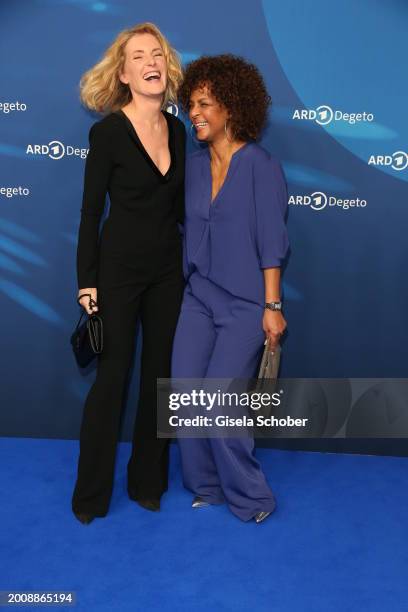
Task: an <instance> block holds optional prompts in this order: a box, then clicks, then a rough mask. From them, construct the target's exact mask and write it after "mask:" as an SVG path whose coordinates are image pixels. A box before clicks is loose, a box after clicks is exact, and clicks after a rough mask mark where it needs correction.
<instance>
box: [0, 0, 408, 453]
mask: <svg viewBox="0 0 408 612" xmlns="http://www.w3.org/2000/svg"><path fill="white" fill-rule="evenodd" d="M142 21H153V22H154V23H156V24H157V25H158V26H159V27H160V28H161V29H162V31H163V32H164V33H165V35H166V36H167V37H168V38H169V39H170V41H171V43H172V44H173V45H174V46H175V47H176V49H177V50H178V51H179V52H180V54H181V56H182V60H183V62H184V63H185V62H188V61H189V60H191V59H194V58H196V57H199V56H200V55H202V54H204V53H206V54H218V53H224V52H231V53H234V54H238V55H242V56H244V57H246V58H247V59H249V60H250V61H253V62H254V63H256V64H257V66H258V67H259V68H260V70H261V72H262V73H263V75H264V77H265V80H266V83H267V86H268V89H269V92H270V94H271V96H272V100H273V109H272V111H271V114H270V121H269V125H268V128H267V130H266V131H265V134H264V137H263V140H262V144H263V145H264V146H265V147H266V148H267V149H269V150H270V151H271V152H273V153H274V154H276V155H277V156H278V157H279V158H280V159H281V161H282V163H283V167H284V170H285V173H286V177H287V181H288V188H289V195H290V200H289V216H288V229H289V236H290V241H291V254H290V258H289V260H288V264H287V266H286V269H285V271H284V302H285V316H286V319H287V321H288V337H287V340H286V342H285V344H284V350H283V362H282V375H283V376H287V377H292V376H305V377H309V376H319V377H404V376H406V364H407V361H408V348H407V347H408V332H407V312H408V289H407V283H406V281H404V278H405V274H406V271H405V269H406V264H407V240H406V236H405V234H406V228H407V225H408V202H407V193H408V186H407V180H408V168H407V166H408V154H407V144H406V143H407V136H408V134H407V131H408V123H407V122H406V120H405V117H403V114H405V113H406V103H405V100H406V94H407V80H406V78H405V73H406V48H405V45H406V31H407V27H408V5H407V4H405V3H403V2H401V1H399V0H389V1H388V2H386V3H385V2H379V1H375V0H360V1H359V2H354V1H353V0H340V1H339V2H336V3H334V4H332V5H328V4H327V2H323V0H315V1H314V2H304V1H303V0H292V1H287V2H285V3H282V2H278V1H277V0H264V2H260V1H255V0H254V1H252V2H237V1H236V0H235V1H231V2H230V1H229V0H224V1H223V2H219V1H215V0H207V2H206V3H205V7H204V8H203V6H202V5H194V3H191V2H187V0H173V1H172V2H166V3H164V2H159V3H154V4H151V3H150V2H144V1H141V2H138V3H137V4H136V3H135V2H133V1H130V0H115V1H113V0H112V1H109V2H96V1H92V0H48V1H47V0H27V1H23V0H20V1H19V2H13V1H12V0H9V1H7V0H3V2H2V3H1V5H0V23H1V38H0V57H1V58H2V61H1V68H0V83H1V93H0V129H1V133H0V155H1V158H0V160H1V165H0V207H1V208H0V300H1V322H2V323H1V345H2V351H1V354H2V385H1V395H2V417H1V429H0V434H2V435H17V436H18V435H21V436H41V437H61V438H75V437H77V435H78V431H79V424H80V419H81V412H82V406H83V401H84V398H85V396H86V394H87V392H88V389H89V387H90V385H91V383H92V381H93V379H94V376H95V370H94V368H93V367H91V368H89V369H88V370H87V371H86V372H80V371H79V370H78V368H77V366H76V364H75V361H74V359H73V356H72V354H71V350H70V346H69V336H70V334H71V332H72V329H73V327H74V325H75V324H76V321H77V318H78V315H79V310H78V307H77V305H76V302H75V298H76V295H77V288H76V278H75V253H76V239H77V230H78V223H79V215H80V206H81V196H82V178H83V170H84V162H85V158H86V151H87V147H88V140H87V136H88V131H89V127H90V125H91V124H92V123H93V122H94V121H95V120H96V119H97V118H98V117H96V116H92V115H91V114H90V113H88V112H87V111H86V110H84V109H83V108H82V107H81V106H80V103H79V97H78V81H79V78H80V76H81V75H82V73H83V72H84V71H85V70H86V69H88V68H89V67H90V66H92V65H93V64H94V63H95V62H96V61H97V60H98V59H99V58H100V57H101V54H102V52H103V51H104V49H105V48H106V47H107V46H108V45H109V44H110V43H111V42H112V41H113V39H114V38H115V37H116V35H117V33H118V32H119V31H120V30H122V29H124V28H126V27H129V26H131V25H134V24H136V23H139V22H142ZM184 119H185V121H186V124H187V126H188V125H189V122H188V120H187V119H186V118H184ZM189 147H190V149H194V144H193V143H192V142H190V143H189ZM139 346H140V342H139V343H138V347H137V348H136V359H135V364H134V368H133V375H132V379H131V386H130V389H129V396H128V401H127V407H126V413H125V417H124V428H123V438H124V439H129V436H130V431H131V425H132V423H133V417H134V411H135V407H136V399H137V385H138V359H139ZM321 444H322V445H323V443H321ZM322 447H323V446H322ZM361 448H363V447H361Z"/></svg>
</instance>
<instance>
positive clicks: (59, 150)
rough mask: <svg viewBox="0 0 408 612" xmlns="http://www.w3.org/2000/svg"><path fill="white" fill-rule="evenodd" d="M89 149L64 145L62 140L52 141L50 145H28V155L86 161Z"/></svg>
mask: <svg viewBox="0 0 408 612" xmlns="http://www.w3.org/2000/svg"><path fill="white" fill-rule="evenodd" d="M88 151H89V149H81V148H79V147H74V146H73V145H64V144H63V143H62V142H61V141H60V140H51V141H50V142H49V143H48V144H29V145H27V149H26V154H27V155H42V156H45V157H49V158H50V159H62V158H63V157H80V158H81V159H86V156H87V155H88Z"/></svg>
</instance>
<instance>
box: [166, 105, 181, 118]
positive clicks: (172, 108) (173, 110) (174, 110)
mask: <svg viewBox="0 0 408 612" xmlns="http://www.w3.org/2000/svg"><path fill="white" fill-rule="evenodd" d="M166 111H167V112H168V113H170V114H171V115H174V116H175V117H177V116H178V114H179V109H178V106H177V104H175V103H174V102H168V103H167V108H166Z"/></svg>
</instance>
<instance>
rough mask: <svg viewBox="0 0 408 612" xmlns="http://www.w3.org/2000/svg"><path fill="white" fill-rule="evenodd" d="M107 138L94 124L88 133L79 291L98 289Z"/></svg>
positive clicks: (108, 159)
mask: <svg viewBox="0 0 408 612" xmlns="http://www.w3.org/2000/svg"><path fill="white" fill-rule="evenodd" d="M111 164H112V162H111V154H110V139H109V134H108V133H107V130H106V125H103V124H102V123H100V122H97V123H94V125H93V126H92V127H91V129H90V131H89V153H88V156H87V159H86V164H85V176H84V191H83V198H82V208H81V222H80V226H79V232H78V248H77V277H78V287H79V289H82V288H85V287H96V286H97V284H96V283H97V265H98V261H97V260H98V237H99V225H100V220H101V217H102V215H103V212H104V209H105V202H106V193H107V190H108V184H109V177H110V173H111Z"/></svg>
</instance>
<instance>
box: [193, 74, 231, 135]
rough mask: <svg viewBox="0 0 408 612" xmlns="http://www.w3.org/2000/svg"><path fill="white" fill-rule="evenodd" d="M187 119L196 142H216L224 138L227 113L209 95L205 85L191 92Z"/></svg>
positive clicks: (209, 92)
mask: <svg viewBox="0 0 408 612" xmlns="http://www.w3.org/2000/svg"><path fill="white" fill-rule="evenodd" d="M189 117H190V120H191V123H192V124H193V125H194V127H195V129H196V136H197V138H198V140H202V141H203V142H204V141H205V142H216V141H218V140H220V139H224V138H226V134H225V122H226V121H228V118H229V112H228V111H227V109H226V108H225V107H224V106H222V105H221V104H220V103H219V102H218V101H217V100H216V98H214V96H212V95H211V91H210V89H209V88H208V87H207V86H206V85H204V86H203V87H201V88H197V89H194V90H193V91H192V93H191V96H190V104H189Z"/></svg>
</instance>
